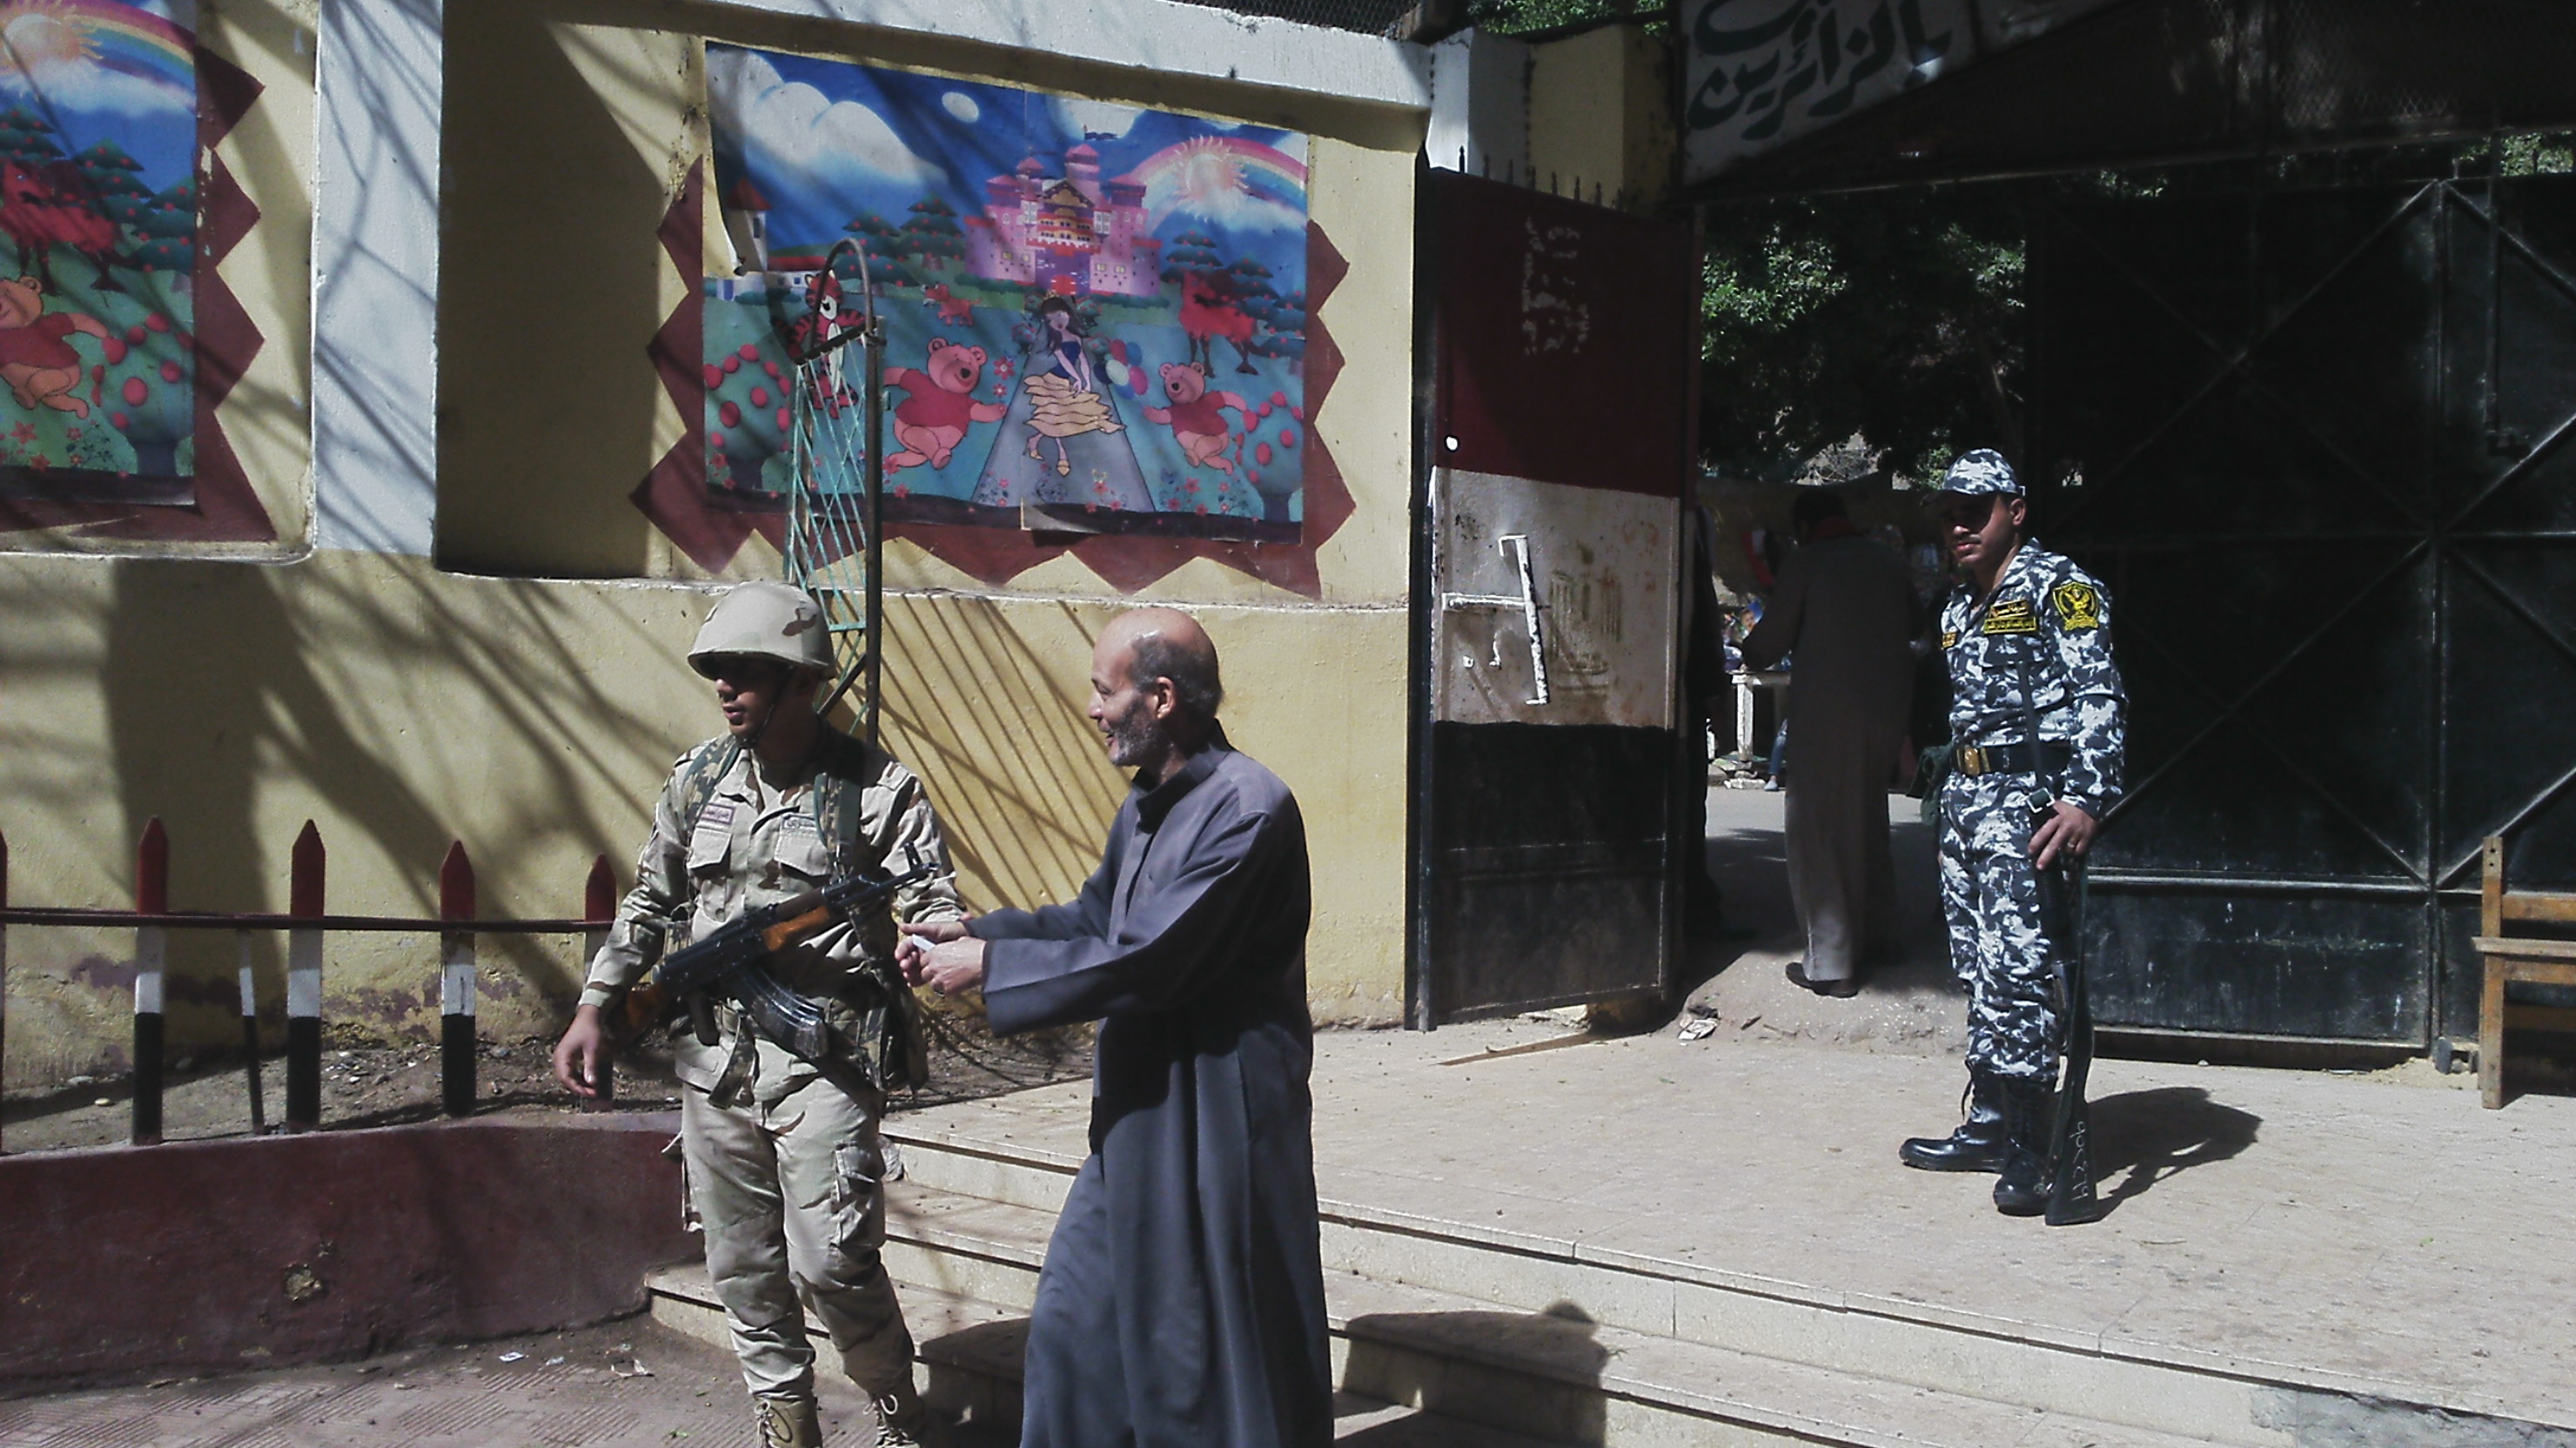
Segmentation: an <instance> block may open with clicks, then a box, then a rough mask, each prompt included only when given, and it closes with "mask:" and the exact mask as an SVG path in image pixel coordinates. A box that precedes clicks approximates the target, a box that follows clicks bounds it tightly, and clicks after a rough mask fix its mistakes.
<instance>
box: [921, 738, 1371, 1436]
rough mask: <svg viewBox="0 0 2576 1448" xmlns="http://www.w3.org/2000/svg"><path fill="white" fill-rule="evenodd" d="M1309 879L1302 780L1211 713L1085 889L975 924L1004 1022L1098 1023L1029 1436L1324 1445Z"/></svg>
mask: <svg viewBox="0 0 2576 1448" xmlns="http://www.w3.org/2000/svg"><path fill="white" fill-rule="evenodd" d="M1308 890H1309V887H1308V878H1307V866H1306V828H1305V823H1304V821H1303V820H1302V819H1301V818H1300V817H1299V815H1298V812H1297V801H1296V798H1295V797H1294V796H1292V795H1291V794H1290V793H1289V792H1288V787H1287V786H1286V785H1284V784H1282V783H1280V781H1279V778H1278V776H1276V775H1274V774H1272V773H1271V772H1270V771H1269V770H1267V769H1264V768H1262V767H1261V766H1260V765H1259V764H1256V763H1254V762H1253V761H1252V760H1251V759H1249V758H1247V757H1245V756H1244V755H1241V754H1238V753H1236V752H1235V751H1234V750H1233V749H1231V748H1230V747H1228V746H1227V745H1226V744H1225V742H1224V736H1223V735H1222V734H1219V735H1218V736H1217V737H1216V739H1215V741H1214V742H1213V743H1212V744H1211V746H1210V747H1209V748H1207V749H1205V750H1203V751H1201V752H1200V753H1199V754H1197V755H1195V756H1193V757H1192V758H1191V759H1190V760H1189V762H1188V763H1187V764H1185V765H1183V766H1182V767H1181V768H1180V769H1178V770H1176V771H1175V772H1174V773H1173V776H1172V778H1170V779H1169V780H1166V781H1163V782H1161V783H1159V784H1156V783H1153V782H1151V781H1146V780H1141V779H1140V780H1139V781H1138V787H1137V789H1136V791H1135V792H1134V793H1132V794H1131V795H1129V796H1128V799H1127V802H1126V804H1125V805H1124V806H1122V807H1121V808H1120V809H1119V811H1118V817H1117V819H1116V820H1115V821H1114V822H1112V823H1111V825H1110V827H1109V843H1108V848H1107V849H1106V850H1105V851H1104V852H1103V855H1102V858H1101V861H1100V868H1099V869H1098V870H1096V871H1095V872H1093V874H1092V876H1091V879H1090V882H1089V883H1087V884H1085V885H1084V886H1083V888H1082V893H1081V894H1080V895H1079V896H1078V897H1076V898H1075V899H1074V900H1073V901H1072V902H1071V903H1069V904H1064V905H1051V906H1048V907H1046V908H1045V909H1042V910H1034V911H1022V910H999V911H995V912H993V913H992V914H989V915H984V916H981V917H979V918H977V919H976V921H975V922H974V924H973V926H972V927H971V928H972V931H973V933H974V934H975V935H977V936H978V937H981V938H982V939H985V940H988V941H991V942H992V945H991V948H990V949H989V950H988V951H987V952H986V953H985V959H984V1001H985V1007H986V1009H987V1011H988V1012H989V1013H990V1016H991V1019H992V1024H993V1029H994V1030H995V1031H997V1032H1002V1033H1005V1034H1008V1033H1010V1032H1014V1031H1026V1030H1033V1029H1036V1028H1039V1027H1043V1026H1057V1025H1065V1024H1069V1023H1072V1022H1076V1021H1087V1020H1097V1021H1099V1022H1100V1023H1101V1024H1100V1033H1099V1040H1098V1043H1097V1045H1096V1047H1095V1049H1094V1052H1093V1062H1094V1064H1093V1085H1092V1116H1091V1157H1090V1159H1089V1160H1087V1161H1085V1162H1084V1163H1083V1166H1082V1171H1081V1174H1080V1175H1078V1176H1077V1177H1075V1178H1074V1183H1073V1191H1072V1194H1071V1196H1070V1197H1069V1198H1067V1200H1066V1202H1065V1207H1064V1212H1063V1214H1062V1216H1061V1217H1059V1218H1058V1220H1057V1223H1056V1229H1055V1235H1054V1238H1053V1239H1052V1240H1051V1241H1050V1242H1049V1243H1048V1244H1047V1257H1046V1267H1045V1270H1044V1271H1043V1272H1042V1273H1041V1274H1040V1276H1039V1279H1038V1294H1037V1303H1036V1306H1035V1307H1034V1308H1033V1309H1032V1310H1031V1312H1030V1322H1029V1344H1028V1361H1027V1370H1028V1371H1027V1386H1026V1418H1025V1426H1024V1427H1023V1428H1022V1430H1021V1439H1020V1441H1021V1443H1022V1444H1023V1448H1109V1445H1124V1444H1134V1445H1137V1448H1166V1445H1168V1448H1213V1445H1232V1448H1291V1445H1294V1448H1320V1445H1324V1444H1328V1443H1330V1442H1331V1441H1332V1436H1333V1419H1332V1381H1331V1377H1332V1368H1331V1357H1330V1354H1329V1350H1328V1348H1327V1345H1326V1342H1325V1319H1324V1281H1323V1267H1322V1260H1321V1252H1320V1248H1319V1246H1318V1242H1317V1226H1316V1220H1315V1167H1314V1142H1313V1130H1312V1127H1313V1115H1314V1111H1313V1103H1312V1099H1311V1098H1310V1097H1309V1095H1308V1092H1307V1077H1308V1073H1309V1071H1310V1069H1311V1067H1312V1064H1313V1060H1314V1039H1313V1037H1314V1032H1313V1026H1312V1024H1311V1021H1310V1019H1309V1017H1308V1015H1307V1011H1306V956H1305V948H1306V924H1307V917H1308V913H1309V909H1310V900H1309V894H1308Z"/></svg>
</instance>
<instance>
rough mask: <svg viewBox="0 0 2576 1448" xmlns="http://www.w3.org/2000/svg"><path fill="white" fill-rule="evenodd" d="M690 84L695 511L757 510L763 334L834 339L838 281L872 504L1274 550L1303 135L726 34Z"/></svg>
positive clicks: (1302, 443)
mask: <svg viewBox="0 0 2576 1448" xmlns="http://www.w3.org/2000/svg"><path fill="white" fill-rule="evenodd" d="M707 71H708V99H709V111H710V114H711V116H712V117H713V121H714V133H715V161H716V167H715V170H716V201H717V205H718V206H719V207H720V208H721V210H722V214H723V220H724V224H725V234H726V236H727V237H728V238H729V240H730V243H731V245H730V247H729V248H727V249H723V250H721V251H720V252H719V254H717V255H715V256H713V257H712V258H711V259H710V265H709V272H710V273H711V274H710V275H709V276H708V278H707V281H706V292H705V307H706V315H705V338H706V358H705V365H706V379H705V380H706V388H707V422H706V426H707V460H708V487H709V489H710V492H711V494H712V495H713V496H714V497H715V499H716V500H717V501H719V502H720V503H724V504H727V505H730V506H737V507H776V506H779V505H780V504H781V503H782V502H783V500H784V497H785V494H786V492H787V490H788V489H789V487H790V486H791V481H790V478H789V459H788V457H787V456H785V454H784V451H783V450H784V447H785V435H786V431H787V428H788V425H789V423H790V420H791V417H790V412H789V407H788V403H789V396H788V393H787V391H786V388H785V386H784V383H785V382H786V381H787V379H788V378H789V375H790V374H789V372H788V347H789V341H790V339H791V338H798V337H806V336H811V335H814V334H815V329H818V328H821V329H837V328H844V327H848V326H854V325H856V324H857V314H858V312H859V310H860V309H859V307H858V305H857V298H858V295H859V290H860V288H861V286H862V285H863V283H862V280H861V276H862V271H863V270H864V274H865V277H866V281H865V285H867V286H869V287H871V288H872V289H873V299H874V301H875V303H876V306H877V308H878V310H879V312H880V313H881V314H882V315H883V316H884V317H885V318H886V319H887V337H888V365H887V368H886V372H885V376H884V377H883V379H881V380H882V381H883V383H884V385H885V386H886V389H887V395H886V400H887V411H888V433H889V436H888V441H887V449H886V459H885V467H886V473H887V486H888V493H889V501H888V508H889V511H890V513H891V514H892V515H893V516H894V517H897V518H899V519H911V520H915V521H928V522H952V523H977V524H989V525H993V526H1000V527H1010V528H1019V527H1023V526H1027V520H1028V518H1029V517H1030V516H1031V514H1030V511H1029V505H1036V506H1037V507H1038V508H1039V509H1043V510H1045V512H1046V513H1047V514H1048V515H1050V516H1054V517H1058V518H1063V517H1068V516H1070V515H1071V514H1072V513H1073V512H1075V511H1076V510H1078V511H1079V512H1080V514H1081V515H1082V516H1081V520H1080V526H1082V527H1086V528H1092V529H1096V530H1099V531H1104V532H1119V531H1126V532H1156V533H1168V534H1176V535H1182V536H1197V537H1224V538H1254V539H1265V540H1279V541H1293V540H1294V539H1296V538H1297V537H1298V536H1299V533H1300V531H1301V528H1302V519H1303V511H1304V459H1305V455H1306V451H1307V442H1306V437H1305V432H1306V411H1305V384H1304V371H1305V353H1306V323H1307V316H1306V138H1305V137H1304V136H1303V135H1300V134H1298V133H1296V132H1292V131H1283V130H1278V129H1275V128H1269V127H1261V126H1251V125H1240V124H1234V123H1230V122H1225V121H1218V120H1210V119H1207V118H1204V117H1198V116H1185V115H1179V114H1175V113H1172V112H1168V111H1154V110H1142V109H1137V108H1133V107H1126V106H1114V105H1105V104H1100V103H1096V102H1089V101H1082V100H1077V99H1073V98H1070V97H1065V96H1055V95H1048V94H1045V93H1042V92H1037V91H1025V90H1017V89H1013V88H1010V87H1006V86H993V85H981V84H976V83H972V82H967V81H956V80H949V79H945V78H943V77H937V76H927V75H916V74H913V73H910V72H905V71H893V70H884V69H879V68H875V67H870V66H861V65H851V64H846V63H842V62H835V61H823V60H815V59H811V58H808V57H804V56H794V55H784V54H776V53H772V52H768V51H759V50H749V49H744V48H741V47H736V46H727V45H710V46H708V47H707ZM836 249H837V250H836ZM835 255H837V256H838V257H839V258H840V260H839V261H838V262H837V263H835V262H833V260H832V258H833V257H834V256H835ZM862 258H863V259H864V268H862V265H861V261H862Z"/></svg>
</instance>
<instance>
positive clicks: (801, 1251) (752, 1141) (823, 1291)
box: [680, 1077, 912, 1398]
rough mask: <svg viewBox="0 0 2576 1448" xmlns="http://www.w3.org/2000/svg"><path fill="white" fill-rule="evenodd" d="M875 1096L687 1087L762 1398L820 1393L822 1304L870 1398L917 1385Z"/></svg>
mask: <svg viewBox="0 0 2576 1448" xmlns="http://www.w3.org/2000/svg"><path fill="white" fill-rule="evenodd" d="M865 1094H866V1098H867V1099H865V1100H854V1099H852V1097H851V1096H850V1094H849V1093H848V1092H845V1091H843V1090H842V1089H841V1088H840V1087H838V1086H835V1085H833V1084H832V1083H831V1082H829V1081H825V1080H823V1079H821V1078H819V1077H815V1078H809V1079H807V1080H806V1081H805V1082H804V1083H803V1084H801V1085H799V1086H796V1087H795V1088H794V1089H792V1090H790V1091H788V1092H787V1094H786V1095H784V1096H782V1097H780V1098H779V1099H778V1100H776V1101H773V1102H767V1103H764V1102H762V1101H760V1100H759V1099H757V1096H756V1095H751V1094H746V1096H745V1098H744V1099H743V1100H741V1101H740V1102H739V1104H737V1105H733V1106H718V1105H717V1104H715V1102H714V1101H713V1100H712V1099H711V1098H710V1097H709V1096H708V1095H707V1093H706V1092H705V1091H703V1090H700V1089H699V1088H697V1087H695V1086H691V1085H687V1084H685V1083H684V1084H683V1085H682V1086H681V1088H680V1139H681V1149H682V1151H683V1153H684V1154H685V1156H686V1159H687V1162H688V1168H689V1198H690V1201H691V1203H692V1204H693V1205H694V1206H695V1207H696V1209H697V1214H698V1219H699V1221H700V1223H701V1224H702V1225H703V1226H704V1228H705V1230H706V1239H707V1275H708V1276H709V1277H710V1278H712V1279H713V1281H714V1284H715V1290H716V1296H717V1297H718V1298H719V1299H720V1300H722V1301H723V1303H724V1308H725V1319H726V1322H727V1324H728V1325H729V1326H730V1327H731V1328H732V1330H733V1347H734V1354H735V1356H736V1357H738V1358H739V1359H740V1360H741V1362H742V1379H743V1384H744V1385H745V1386H746V1387H748V1388H750V1389H751V1391H752V1392H753V1394H755V1395H756V1396H762V1397H778V1396H796V1397H802V1396H806V1395H809V1394H811V1393H812V1392H813V1390H814V1347H813V1344H812V1343H811V1342H809V1341H808V1340H807V1338H806V1333H805V1312H806V1309H807V1308H809V1307H810V1308H811V1309H812V1310H813V1313H814V1315H815V1316H816V1317H818V1318H820V1319H821V1320H822V1322H823V1325H824V1327H825V1328H826V1329H828V1330H829V1332H830V1333H831V1337H832V1346H833V1347H834V1348H836V1349H838V1350H839V1352H840V1354H841V1360H842V1364H843V1367H844V1368H845V1370H846V1371H847V1372H848V1373H849V1375H850V1378H851V1380H852V1381H853V1382H856V1383H857V1384H858V1385H859V1386H860V1387H862V1388H864V1389H866V1390H867V1391H868V1393H869V1395H870V1396H872V1397H880V1398H881V1397H884V1396H886V1395H888V1394H890V1393H893V1392H895V1391H896V1390H897V1389H898V1387H905V1386H909V1384H910V1383H911V1380H912V1334H911V1332H910V1331H909V1330H908V1329H907V1328H906V1327H905V1326H904V1323H903V1312H902V1310H901V1309H900V1308H899V1307H898V1306H897V1305H896V1303H895V1295H894V1284H893V1283H892V1282H891V1281H888V1280H887V1278H886V1274H885V1266H884V1264H883V1263H882V1262H881V1261H880V1260H879V1258H878V1249H879V1248H880V1247H881V1246H882V1245H883V1243H884V1241H885V1192H884V1183H883V1181H882V1180H881V1178H882V1176H883V1173H884V1157H883V1155H882V1151H881V1148H880V1147H879V1145H878V1141H877V1117H878V1114H879V1113H880V1112H881V1111H882V1110H883V1109H884V1105H883V1099H882V1098H880V1097H879V1096H877V1094H876V1093H875V1092H873V1091H869V1092H867V1093H865Z"/></svg>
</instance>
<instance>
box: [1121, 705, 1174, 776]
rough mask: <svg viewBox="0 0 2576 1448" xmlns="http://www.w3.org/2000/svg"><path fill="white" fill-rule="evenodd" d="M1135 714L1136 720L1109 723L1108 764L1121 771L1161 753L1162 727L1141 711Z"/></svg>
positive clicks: (1163, 737)
mask: <svg viewBox="0 0 2576 1448" xmlns="http://www.w3.org/2000/svg"><path fill="white" fill-rule="evenodd" d="M1137 714H1138V716H1139V717H1136V718H1132V719H1126V720H1112V721H1110V725H1109V762H1110V763H1112V764H1114V765H1117V766H1118V767H1119V768H1121V769H1132V768H1134V767H1135V766H1137V765H1139V764H1141V763H1143V762H1144V761H1146V760H1148V759H1151V758H1153V757H1155V756H1156V755H1158V754H1160V753H1162V751H1163V744H1164V739H1165V735H1164V731H1163V729H1162V727H1161V726H1160V725H1158V724H1157V723H1156V722H1155V721H1154V719H1153V718H1152V716H1150V715H1146V714H1145V713H1144V711H1143V710H1141V709H1140V710H1138V711H1137Z"/></svg>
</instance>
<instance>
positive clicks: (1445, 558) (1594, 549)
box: [1432, 468, 1681, 729]
mask: <svg viewBox="0 0 2576 1448" xmlns="http://www.w3.org/2000/svg"><path fill="white" fill-rule="evenodd" d="M1435 486H1436V490H1437V491H1436V493H1435V495H1434V499H1433V509H1434V523H1435V537H1434V542H1433V553H1432V580H1433V583H1434V585H1435V586H1436V588H1437V589H1438V591H1439V608H1440V615H1439V631H1438V633H1437V634H1436V636H1435V638H1434V645H1433V646H1434V648H1435V649H1436V651H1437V658H1436V660H1435V662H1434V664H1433V669H1432V676H1433V679H1434V697H1433V700H1432V717H1433V718H1435V719H1438V720H1440V721H1442V722H1444V723H1453V724H1506V723H1518V724H1559V725H1562V724H1614V725H1624V726H1627V727H1630V728H1642V729H1669V728H1671V727H1672V724H1673V677H1672V670H1673V646H1674V633H1675V628H1674V625H1675V623H1676V617H1675V609H1676V608H1677V607H1678V606H1679V598H1680V595H1679V594H1678V593H1677V592H1676V591H1675V589H1674V587H1673V580H1674V578H1675V577H1676V576H1677V573H1678V559H1677V557H1676V551H1675V550H1676V549H1677V548H1678V547H1679V538H1680V534H1679V532H1678V527H1679V522H1680V517H1681V511H1680V504H1678V503H1677V502H1675V501H1674V500H1673V499H1671V498H1659V497H1656V496H1654V495H1653V494H1651V493H1630V492H1621V491H1618V490H1616V489H1611V488H1578V487H1569V486H1567V485H1565V484H1562V483H1541V482H1534V481H1532V480H1530V479H1528V478H1508V477H1501V476H1498V475H1495V474H1492V473H1476V472H1467V471H1464V470H1461V469H1454V468H1443V469H1441V470H1440V472H1439V474H1438V475H1437V478H1436V480H1435Z"/></svg>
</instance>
